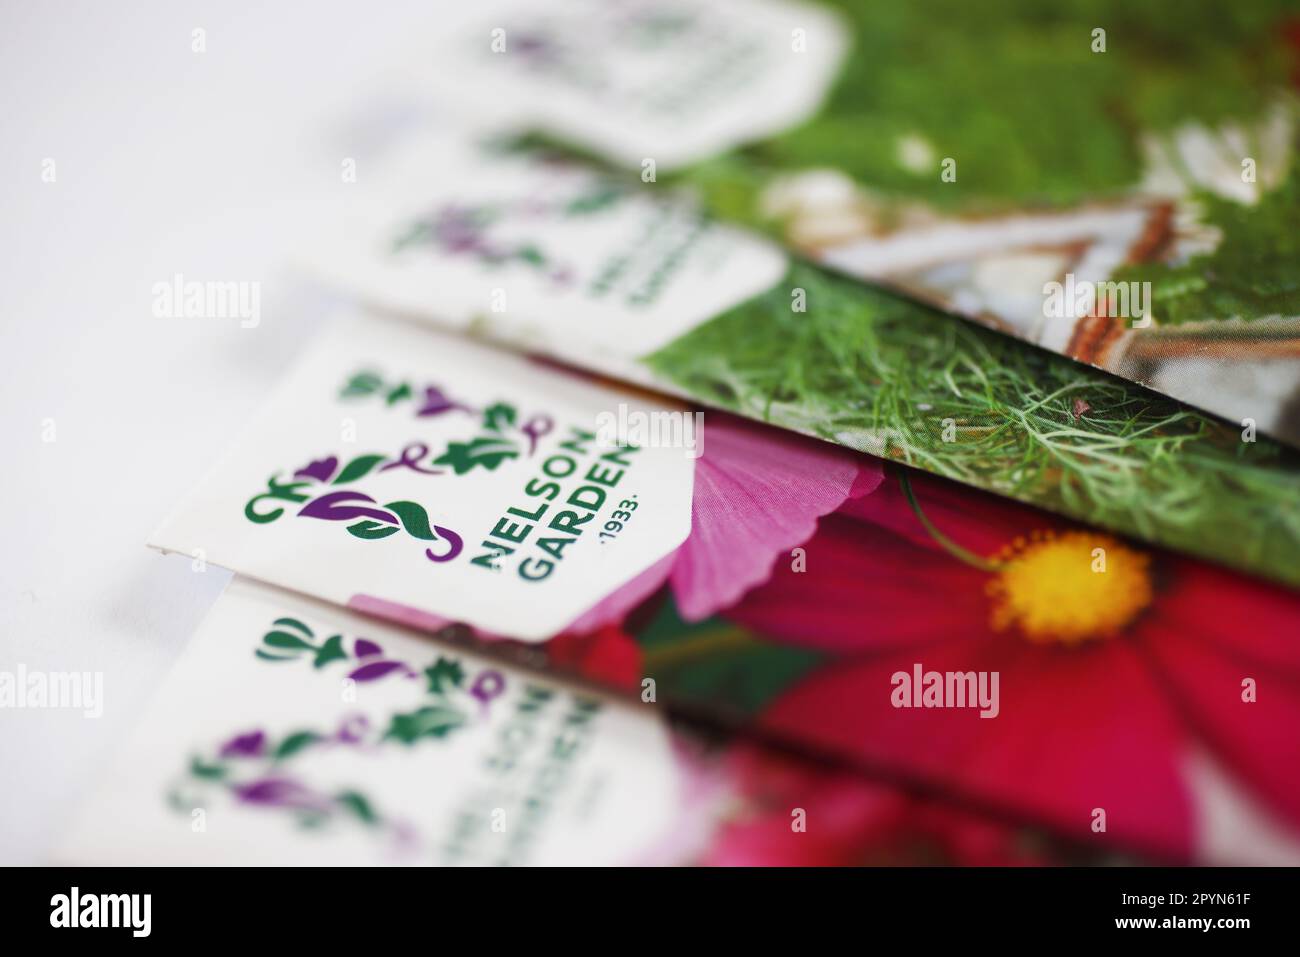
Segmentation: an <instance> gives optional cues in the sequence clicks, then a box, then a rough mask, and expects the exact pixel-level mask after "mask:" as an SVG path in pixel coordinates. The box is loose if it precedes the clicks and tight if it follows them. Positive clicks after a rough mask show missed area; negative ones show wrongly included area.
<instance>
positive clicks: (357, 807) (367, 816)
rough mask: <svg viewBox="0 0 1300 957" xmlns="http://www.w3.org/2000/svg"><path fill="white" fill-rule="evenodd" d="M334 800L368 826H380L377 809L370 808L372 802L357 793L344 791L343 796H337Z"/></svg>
mask: <svg viewBox="0 0 1300 957" xmlns="http://www.w3.org/2000/svg"><path fill="white" fill-rule="evenodd" d="M334 800H336V801H338V802H339V804H341V805H343V807H344V808H345V809H347V810H348V811H351V812H352V813H353V814H355V815H356V816H357V817H358V818H360V819H361V820H362V821H364V822H365V823H366V824H378V823H379V815H377V814H376V813H375V809H374V808H373V807H371V806H370V802H369V801H367V800H366V798H365V797H364V796H363V795H361V794H360V793H358V792H356V791H344V792H343V793H342V794H338V795H335V797H334Z"/></svg>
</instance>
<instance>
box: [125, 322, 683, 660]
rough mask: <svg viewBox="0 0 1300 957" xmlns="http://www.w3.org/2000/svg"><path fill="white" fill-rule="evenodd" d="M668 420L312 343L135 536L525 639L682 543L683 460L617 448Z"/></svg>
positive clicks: (441, 361) (598, 393)
mask: <svg viewBox="0 0 1300 957" xmlns="http://www.w3.org/2000/svg"><path fill="white" fill-rule="evenodd" d="M665 414H667V415H669V416H679V417H683V418H684V419H686V420H689V418H690V417H689V414H688V413H687V412H686V411H684V409H683V408H674V407H672V406H671V405H669V404H665V403H664V402H663V401H658V400H652V399H649V398H647V397H645V396H642V395H639V394H636V393H633V392H630V391H626V390H615V389H612V388H607V387H605V386H603V385H597V384H594V383H592V382H590V381H587V380H585V379H582V378H578V377H576V376H574V375H571V374H568V373H565V372H562V371H560V370H557V369H555V368H553V367H550V366H547V365H544V364H542V363H539V362H536V361H533V360H530V359H528V358H526V357H523V356H520V355H515V354H510V353H504V352H500V351H498V350H494V349H492V348H490V347H487V346H484V345H481V344H478V343H475V342H472V341H468V340H465V339H462V338H460V337H457V336H453V335H447V334H445V333H441V332H437V331H434V330H432V329H427V328H421V327H418V326H414V325H410V324H406V323H402V322H397V321H393V320H380V319H376V318H373V317H371V318H367V319H364V320H357V321H347V322H344V323H342V324H341V325H339V326H337V327H336V328H333V329H331V330H330V331H328V332H327V333H326V334H324V335H323V336H322V337H321V338H320V340H319V342H318V343H317V344H316V345H315V346H314V347H313V348H312V350H311V351H310V353H309V354H308V355H307V356H306V357H305V358H304V359H303V360H302V361H301V362H300V364H299V365H298V366H297V367H296V368H295V369H293V370H292V371H291V372H289V373H288V375H287V376H286V377H285V381H284V382H283V384H282V386H281V387H280V388H279V390H278V391H277V392H276V393H275V394H274V396H273V397H272V398H271V399H270V400H269V402H268V403H267V405H266V406H265V407H264V408H263V410H262V412H261V414H260V416H259V417H258V418H257V420H256V421H255V422H254V423H253V424H252V425H251V426H250V427H249V428H248V429H247V431H246V432H245V434H244V435H243V436H242V438H241V441H240V442H239V443H238V445H237V447H236V448H235V449H234V450H233V451H232V452H230V453H229V454H228V455H227V456H226V457H225V458H224V459H223V460H222V461H221V462H220V463H219V464H218V465H217V466H216V467H215V468H214V470H213V471H212V472H211V473H210V474H209V475H208V476H207V477H206V478H205V479H204V480H203V482H202V483H200V485H199V486H198V488H196V489H195V490H194V491H193V492H192V493H191V494H190V495H189V496H188V497H187V498H186V499H185V500H184V502H183V503H182V504H181V505H180V507H179V508H178V509H177V510H176V511H175V513H174V514H173V515H172V516H171V518H170V519H169V520H168V521H166V522H165V523H164V524H163V526H162V527H161V528H160V529H158V531H157V532H155V533H154V535H153V536H152V537H151V538H150V541H149V544H150V545H152V546H154V547H156V548H159V549H162V550H164V551H168V552H178V553H181V554H184V555H186V556H188V557H190V558H191V560H201V561H205V562H212V563H214V564H217V565H220V566H222V567H225V568H229V569H231V570H233V571H235V572H237V573H239V574H241V575H245V576H247V577H250V578H255V579H258V580H260V581H263V582H267V583H270V584H274V585H279V586H282V587H284V588H289V589H292V590H294V591H297V592H301V593H303V594H308V595H312V596H314V597H317V598H321V599H324V600H327V601H331V602H334V603H335V604H339V605H349V604H351V605H353V606H357V607H365V608H370V609H374V608H376V607H390V606H391V607H400V608H404V609H414V610H416V611H418V612H422V613H425V614H428V615H433V616H439V617H441V618H445V619H448V620H453V621H458V622H463V623H465V624H468V625H472V626H474V627H476V628H478V629H481V630H482V631H485V632H488V633H494V634H500V635H508V636H510V637H514V638H519V639H522V640H526V641H541V640H544V639H546V638H548V637H550V636H551V635H554V634H556V633H558V632H560V631H562V630H563V629H564V627H565V626H566V625H568V624H570V623H571V622H572V621H573V620H574V619H576V618H577V617H579V616H580V615H581V614H582V613H583V612H584V611H586V610H587V609H589V608H590V607H592V606H593V605H595V604H596V603H597V602H599V601H600V600H601V599H602V598H604V597H606V596H607V595H609V594H610V593H612V592H614V591H615V590H616V589H618V588H619V587H620V586H622V585H625V584H626V583H628V582H629V581H631V580H632V579H634V578H635V577H636V576H637V575H638V574H640V573H641V572H643V571H644V570H646V569H647V568H649V567H650V566H651V565H653V564H654V563H655V562H657V561H658V560H660V559H662V558H664V557H665V556H666V555H668V554H670V553H671V552H672V551H673V550H674V549H675V548H677V547H678V546H679V545H680V544H681V543H682V542H683V541H684V540H685V538H686V536H687V534H688V533H689V531H690V525H691V493H692V486H693V481H694V457H695V456H698V454H699V452H700V447H699V446H698V445H696V446H695V447H687V446H688V444H689V440H691V438H692V436H698V435H699V432H698V430H696V431H690V430H688V431H686V432H683V433H682V439H683V441H682V442H681V443H679V444H677V445H671V444H659V445H654V446H650V445H646V446H644V447H638V446H635V445H630V444H623V445H620V444H619V442H620V441H621V440H620V435H623V436H625V435H626V434H627V432H626V429H624V430H622V431H621V432H620V431H619V423H626V422H628V421H637V420H643V421H649V420H650V419H651V418H652V417H656V416H662V415H665Z"/></svg>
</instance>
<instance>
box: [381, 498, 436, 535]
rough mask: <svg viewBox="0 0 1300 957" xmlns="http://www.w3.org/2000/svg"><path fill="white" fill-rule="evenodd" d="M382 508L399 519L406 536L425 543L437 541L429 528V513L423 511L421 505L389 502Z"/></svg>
mask: <svg viewBox="0 0 1300 957" xmlns="http://www.w3.org/2000/svg"><path fill="white" fill-rule="evenodd" d="M384 508H386V509H388V510H389V511H390V512H392V513H393V514H394V515H396V516H397V517H398V518H399V519H401V521H402V527H403V528H405V529H406V531H407V534H409V535H412V536H414V537H415V538H418V539H421V540H422V541H426V542H435V541H437V540H438V536H437V535H435V534H434V533H433V529H432V528H431V527H430V526H429V513H428V512H426V511H425V510H424V506H423V505H420V504H418V503H417V502H389V503H388V504H387V505H385V506H384Z"/></svg>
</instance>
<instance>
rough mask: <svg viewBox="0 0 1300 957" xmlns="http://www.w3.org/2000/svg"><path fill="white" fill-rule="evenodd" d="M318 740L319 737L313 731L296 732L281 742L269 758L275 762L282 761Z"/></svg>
mask: <svg viewBox="0 0 1300 957" xmlns="http://www.w3.org/2000/svg"><path fill="white" fill-rule="evenodd" d="M319 740H320V735H319V734H317V733H316V732H315V731H298V732H296V733H294V734H291V735H289V737H287V738H285V739H284V740H283V741H281V742H280V746H279V747H278V748H276V749H275V753H274V754H272V755H271V758H272V759H273V760H275V761H283V760H284V759H285V758H288V757H292V756H293V755H295V754H297V753H298V752H299V751H301V750H302V749H303V748H305V747H307V745H309V744H312V743H313V742H316V741H319Z"/></svg>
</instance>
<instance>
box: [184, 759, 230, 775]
mask: <svg viewBox="0 0 1300 957" xmlns="http://www.w3.org/2000/svg"><path fill="white" fill-rule="evenodd" d="M190 774H192V775H194V776H195V777H196V778H205V779H207V780H209V781H216V780H218V779H220V778H224V777H225V776H226V766H225V765H224V764H207V763H205V762H204V761H203V760H202V759H200V758H191V759H190Z"/></svg>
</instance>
